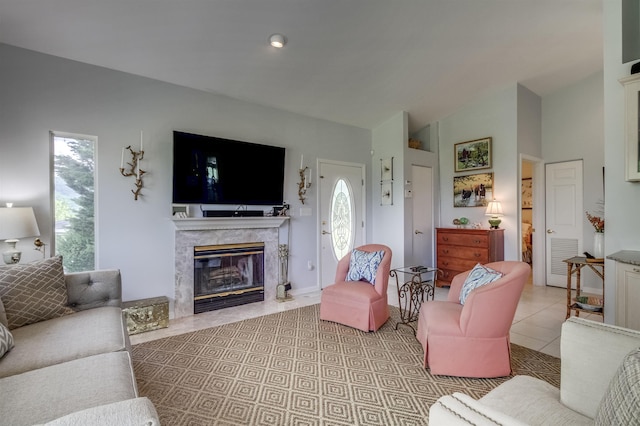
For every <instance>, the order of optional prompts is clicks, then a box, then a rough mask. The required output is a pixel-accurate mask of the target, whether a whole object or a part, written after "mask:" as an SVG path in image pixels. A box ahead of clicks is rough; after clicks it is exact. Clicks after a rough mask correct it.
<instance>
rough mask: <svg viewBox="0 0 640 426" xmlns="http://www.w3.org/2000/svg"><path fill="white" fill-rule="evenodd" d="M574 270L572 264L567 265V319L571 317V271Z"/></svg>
mask: <svg viewBox="0 0 640 426" xmlns="http://www.w3.org/2000/svg"><path fill="white" fill-rule="evenodd" d="M572 268H573V264H572V263H567V317H566V318H565V319H569V317H570V316H571V269H572Z"/></svg>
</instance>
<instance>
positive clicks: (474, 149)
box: [453, 138, 491, 172]
mask: <svg viewBox="0 0 640 426" xmlns="http://www.w3.org/2000/svg"><path fill="white" fill-rule="evenodd" d="M454 155H455V158H454V160H453V161H454V166H455V167H454V170H455V171H456V172H464V171H472V170H479V169H490V168H491V138H484V139H476V140H472V141H468V142H460V143H457V144H455V145H454Z"/></svg>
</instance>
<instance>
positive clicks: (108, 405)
mask: <svg viewBox="0 0 640 426" xmlns="http://www.w3.org/2000/svg"><path fill="white" fill-rule="evenodd" d="M58 262H59V263H60V264H59V265H58ZM38 268H41V269H42V271H46V272H43V274H44V273H50V271H51V270H52V269H53V270H56V269H58V270H59V272H56V273H55V274H54V275H55V277H56V278H55V279H54V281H60V280H62V281H63V283H62V284H61V285H62V289H63V291H65V288H66V295H64V296H65V297H63V299H64V302H63V304H61V306H60V308H59V309H58V310H57V311H56V310H55V309H56V308H55V307H54V311H55V312H54V313H51V312H49V313H46V314H43V315H44V316H43V317H42V318H38V317H37V316H38V315H40V313H38V312H37V311H36V312H35V313H34V314H33V315H35V316H27V317H26V318H27V319H26V320H24V321H22V320H21V322H16V321H15V318H16V317H17V316H19V315H21V313H23V312H26V311H29V310H30V308H31V307H32V306H34V305H45V304H46V302H50V300H45V299H50V298H48V297H47V295H48V292H51V289H49V288H48V287H47V286H48V285H49V283H46V282H43V280H39V279H38V275H39V269H38ZM61 268H62V266H61V259H56V258H50V259H46V260H43V261H39V262H34V263H32V264H27V265H18V266H12V267H8V266H2V267H0V323H2V324H3V325H4V326H5V328H4V329H3V330H4V332H5V338H7V336H8V339H9V340H12V343H13V347H12V348H11V349H10V350H9V351H8V352H6V353H5V354H4V356H2V357H0V413H1V414H0V424H1V425H12V426H19V425H33V424H46V425H51V426H53V425H92V426H93V425H120V426H122V425H145V426H154V425H158V424H159V420H158V415H157V413H156V411H155V408H154V407H153V404H152V403H151V401H149V400H148V399H147V398H139V397H138V392H137V386H136V380H135V377H134V374H133V367H132V363H131V356H130V353H129V349H130V343H129V336H128V333H127V330H126V326H125V322H124V319H123V315H122V309H121V308H120V306H121V303H122V299H121V279H120V272H119V271H117V270H104V271H91V272H83V273H75V274H67V275H64V274H63V273H62V269H61ZM48 276H49V275H47V277H48ZM34 277H35V279H34ZM61 277H62V278H61ZM25 280H26V281H27V283H26V284H25ZM30 282H33V284H30ZM16 283H18V284H19V285H23V286H25V285H26V286H29V285H33V286H34V288H35V289H34V291H33V294H37V293H38V292H39V293H40V294H41V295H40V296H38V297H34V298H33V300H31V299H30V297H29V296H30V293H29V292H27V294H26V295H24V293H23V295H20V294H18V295H16V294H15V292H14V293H12V286H13V287H15V286H16ZM58 285H60V283H58ZM56 291H57V294H59V293H60V292H59V289H58V290H55V291H53V292H51V294H52V296H51V297H55V296H56V293H55V292H56ZM21 299H23V300H22V301H21ZM5 306H6V308H7V309H5ZM49 306H51V304H50V303H49ZM58 314H60V315H58ZM29 315H31V314H29ZM49 317H50V318H49ZM43 318H44V319H43ZM12 319H13V320H14V321H13V323H12ZM22 322H25V323H28V324H25V325H20V324H21V323H22ZM17 325H18V326H17ZM7 329H9V333H8V334H7V332H6V330H7Z"/></svg>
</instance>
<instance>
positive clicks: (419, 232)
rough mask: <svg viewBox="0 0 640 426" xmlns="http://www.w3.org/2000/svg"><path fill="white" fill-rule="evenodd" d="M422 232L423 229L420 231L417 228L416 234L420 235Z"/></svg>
mask: <svg viewBox="0 0 640 426" xmlns="http://www.w3.org/2000/svg"><path fill="white" fill-rule="evenodd" d="M422 233H423V232H422V231H418V230H417V229H416V230H415V234H416V235H418V234H422Z"/></svg>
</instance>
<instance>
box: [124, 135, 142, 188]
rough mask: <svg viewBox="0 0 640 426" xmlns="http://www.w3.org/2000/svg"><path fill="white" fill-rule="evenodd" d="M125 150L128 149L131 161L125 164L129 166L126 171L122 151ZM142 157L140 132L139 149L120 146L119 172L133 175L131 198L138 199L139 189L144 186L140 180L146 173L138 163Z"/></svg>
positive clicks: (127, 175)
mask: <svg viewBox="0 0 640 426" xmlns="http://www.w3.org/2000/svg"><path fill="white" fill-rule="evenodd" d="M126 150H128V151H129V152H130V153H131V162H130V163H127V166H129V170H128V171H125V170H124V152H125V151H126ZM143 158H144V142H143V133H142V132H140V151H134V150H133V148H131V145H129V146H127V147H125V148H122V156H121V157H120V173H121V174H122V176H124V177H129V176H134V177H135V186H136V189H135V190H133V189H132V190H131V192H132V193H133V199H134V200H136V201H138V196H140V195H142V194H140V191H141V190H142V187H143V186H144V184H143V182H142V176H143V175H144V174H145V173H146V171H145V170H142V169H141V168H140V163H142V159H143Z"/></svg>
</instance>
